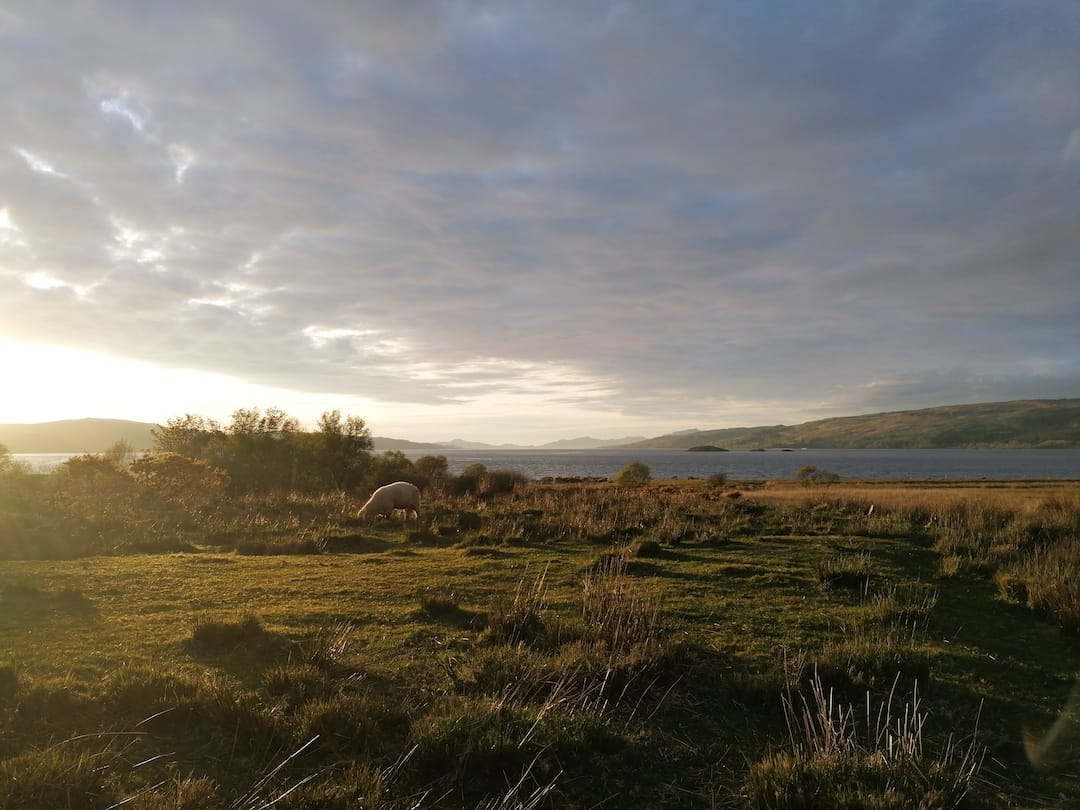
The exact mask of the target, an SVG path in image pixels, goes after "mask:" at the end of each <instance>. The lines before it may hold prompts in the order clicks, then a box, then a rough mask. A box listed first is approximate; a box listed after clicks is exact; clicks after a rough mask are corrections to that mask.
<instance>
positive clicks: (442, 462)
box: [413, 456, 450, 490]
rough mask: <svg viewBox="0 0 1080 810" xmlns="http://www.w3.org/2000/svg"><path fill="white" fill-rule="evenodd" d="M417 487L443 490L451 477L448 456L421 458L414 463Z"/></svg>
mask: <svg viewBox="0 0 1080 810" xmlns="http://www.w3.org/2000/svg"><path fill="white" fill-rule="evenodd" d="M413 471H414V472H415V473H416V479H417V480H416V485H417V486H418V487H420V488H421V489H435V490H441V489H443V488H444V487H445V486H446V481H447V479H448V478H449V477H450V464H449V463H448V462H447V460H446V456H421V457H420V458H418V459H417V460H416V461H414V462H413Z"/></svg>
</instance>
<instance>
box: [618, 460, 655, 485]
mask: <svg viewBox="0 0 1080 810" xmlns="http://www.w3.org/2000/svg"><path fill="white" fill-rule="evenodd" d="M651 480H652V471H651V470H650V469H649V467H648V465H647V464H642V463H641V462H640V461H631V462H630V463H629V464H627V465H626V466H625V467H623V468H622V469H621V470H619V472H618V474H617V475H616V476H615V483H616V484H618V485H619V486H620V487H639V486H641V485H643V484H647V483H648V482H649V481H651Z"/></svg>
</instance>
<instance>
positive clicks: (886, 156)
mask: <svg viewBox="0 0 1080 810" xmlns="http://www.w3.org/2000/svg"><path fill="white" fill-rule="evenodd" d="M1078 53H1080V3H1076V2H1075V0H1061V1H1060V2H1052V0H1046V2H1038V3H1031V2H1005V1H1003V0H1002V1H998V0H980V1H979V2H963V1H962V0H948V1H947V2H910V3H908V2H905V3H897V2H894V0H886V1H885V2H869V1H868V0H859V1H858V2H835V3H809V2H750V1H749V0H746V2H719V1H717V2H700V3H692V2H664V3H653V2H641V3H629V2H627V3H615V2H611V3H606V2H566V3H562V2H539V0H538V1H537V2H532V3H529V2H512V1H509V0H507V1H500V2H490V3H484V2H475V3H474V2H431V3H421V2H416V3H399V2H393V1H392V0H387V1H386V2H363V3H355V2H341V3H331V2H319V3H301V2H267V1H266V0H257V1H256V0H252V1H251V2H246V3H245V2H236V3H216V2H194V3H172V2H146V1H145V0H132V1H131V2H122V0H109V1H108V2H105V1H104V0H103V1H102V2H94V0H85V1H83V2H71V3H43V2H40V0H34V2H18V1H16V2H5V3H4V4H3V6H2V7H0V110H2V114H0V374H2V377H0V379H2V381H3V382H2V383H0V385H2V389H3V393H2V396H0V422H18V421H44V420H49V419H56V418H74V417H83V416H102V417H104V416H110V417H118V418H132V419H140V420H145V421H155V422H160V421H164V420H165V419H168V418H170V417H173V416H179V415H182V414H184V413H189V412H190V413H199V414H204V415H209V416H215V417H218V418H224V419H226V420H227V419H228V416H229V414H230V413H231V412H232V411H233V410H234V409H236V408H239V407H251V406H257V407H268V406H277V407H281V408H283V409H284V410H286V411H288V412H289V413H291V414H293V415H295V416H297V417H299V418H300V419H301V420H303V421H305V422H309V423H310V422H313V421H314V420H315V419H316V418H317V416H318V414H319V413H321V412H322V411H323V410H326V409H329V408H338V409H340V410H341V411H343V412H345V413H352V414H356V415H359V416H363V417H364V418H366V419H367V420H368V423H369V425H370V426H371V427H372V429H373V430H374V432H375V433H377V434H380V435H391V436H401V437H405V438H412V439H417V440H439V439H447V438H451V437H455V436H464V437H466V438H471V439H476V440H487V441H499V442H501V441H518V442H542V441H547V440H550V439H555V438H560V437H565V436H576V435H583V434H591V435H594V436H599V437H616V436H623V435H628V434H645V435H657V434H660V433H664V432H667V431H669V430H678V429H682V428H689V427H698V428H716V427H726V426H733V425H756V424H773V423H778V422H786V423H794V422H800V421H805V420H808V419H814V418H820V417H824V416H835V415H847V414H855V413H867V412H874V411H882V410H898V409H906V408H915V407H924V406H931V405H940V404H952V403H961V402H978V401H992V400H1005V399H1018V398H1028V397H1032V398H1035V397H1039V398H1042V397H1052V398H1056V397H1075V396H1080V351H1078V349H1080V57H1078Z"/></svg>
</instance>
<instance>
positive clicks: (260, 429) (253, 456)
mask: <svg viewBox="0 0 1080 810" xmlns="http://www.w3.org/2000/svg"><path fill="white" fill-rule="evenodd" d="M299 432H300V423H299V422H298V421H297V420H296V419H294V418H293V417H291V416H289V415H288V414H287V413H285V412H284V411H283V410H281V409H279V408H267V409H266V412H265V413H264V412H262V411H260V410H259V409H258V408H239V409H238V410H236V411H233V418H232V422H231V423H230V424H229V426H228V427H227V428H226V429H225V441H224V444H223V447H222V452H221V457H220V460H219V463H218V466H220V467H223V468H224V469H225V471H226V472H227V473H228V474H229V477H230V478H231V479H232V481H233V484H234V485H235V486H237V487H238V488H239V489H242V490H246V491H249V492H252V491H267V490H273V489H292V488H293V487H294V486H295V485H296V483H297V480H298V479H299V478H300V472H301V470H300V461H301V455H302V444H303V442H302V441H301V440H299V438H298V434H299Z"/></svg>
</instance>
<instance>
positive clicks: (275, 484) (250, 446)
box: [153, 408, 408, 492]
mask: <svg viewBox="0 0 1080 810" xmlns="http://www.w3.org/2000/svg"><path fill="white" fill-rule="evenodd" d="M153 433H154V450H155V452H157V453H175V454H177V455H180V456H186V457H187V458H191V459H199V460H201V461H204V462H206V463H207V464H209V465H210V466H212V467H215V468H219V469H221V470H224V471H225V473H226V474H227V476H228V480H229V482H230V486H231V488H232V490H233V491H239V492H268V491H274V490H293V489H300V490H307V491H317V490H325V489H354V488H357V487H359V486H361V485H362V484H364V483H366V482H367V481H368V480H369V478H370V475H371V468H372V458H371V448H372V439H371V433H370V431H369V430H368V428H367V425H366V424H365V423H364V420H363V419H361V418H360V417H358V416H345V417H343V416H342V415H341V412H340V411H336V410H334V411H326V412H325V413H323V415H322V416H321V417H320V419H319V423H318V428H317V430H315V431H313V432H308V431H304V430H302V429H301V427H300V423H299V421H297V420H296V419H295V418H294V417H292V416H289V415H288V414H287V413H285V412H284V411H283V410H281V409H279V408H268V409H266V410H265V411H262V410H260V409H259V408H241V409H239V410H237V411H235V412H233V415H232V421H231V422H230V423H229V424H228V425H227V426H225V427H222V425H220V424H219V423H218V422H216V421H214V420H213V419H209V418H207V417H204V416H197V415H193V414H185V415H184V416H182V417H179V418H176V419H170V420H169V421H167V422H166V423H165V424H164V425H163V426H159V427H158V428H157V429H155V430H154V432H153ZM405 461H408V459H405ZM395 480H396V479H395Z"/></svg>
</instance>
